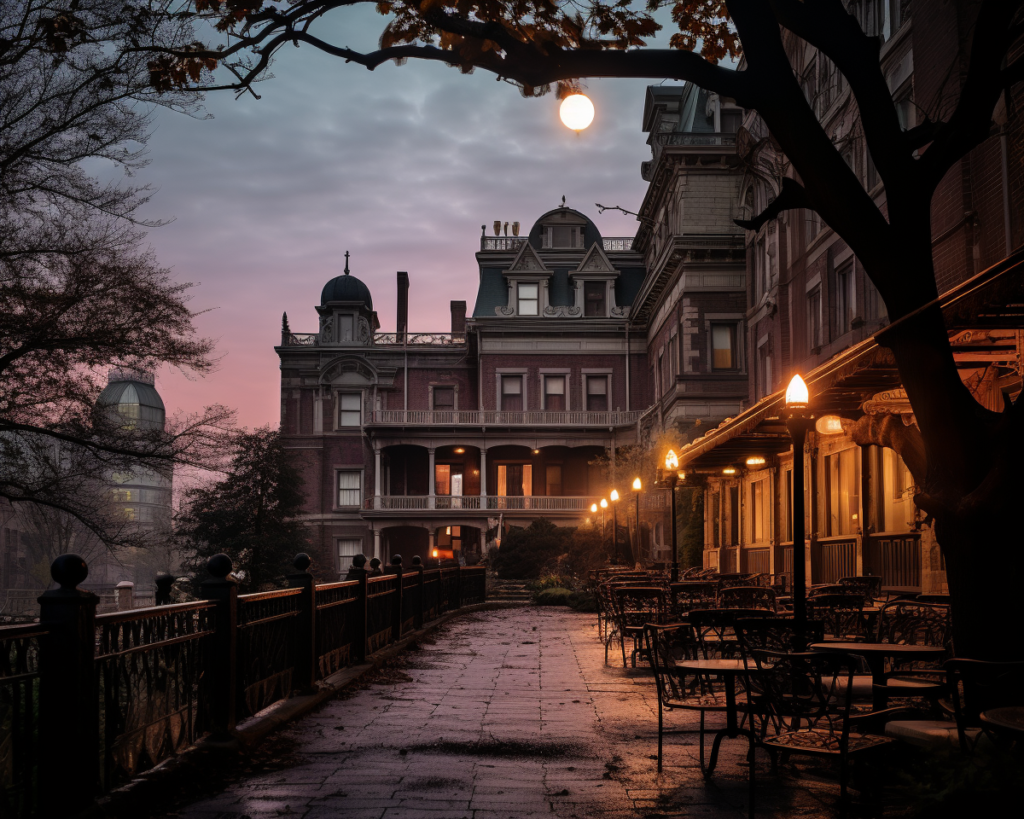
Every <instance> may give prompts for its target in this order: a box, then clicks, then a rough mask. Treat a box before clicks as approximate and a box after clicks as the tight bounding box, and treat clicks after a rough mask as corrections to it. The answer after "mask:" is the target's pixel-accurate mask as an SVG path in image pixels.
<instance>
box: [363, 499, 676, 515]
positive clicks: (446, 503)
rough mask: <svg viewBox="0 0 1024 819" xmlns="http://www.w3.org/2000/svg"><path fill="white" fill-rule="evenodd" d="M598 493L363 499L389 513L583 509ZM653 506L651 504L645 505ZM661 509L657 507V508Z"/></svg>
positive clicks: (369, 506)
mask: <svg viewBox="0 0 1024 819" xmlns="http://www.w3.org/2000/svg"><path fill="white" fill-rule="evenodd" d="M600 500H601V499H600V498H599V497H597V496H593V497H591V496H584V495H573V496H567V497H560V496H559V497H556V496H551V495H488V496H486V497H481V496H480V495H377V496H374V497H369V498H365V499H364V500H363V508H364V509H367V510H383V511H389V512H396V511H397V512H402V511H405V512H422V511H428V510H429V511H436V510H441V511H459V512H466V511H480V510H492V509H493V510H512V511H516V510H519V511H524V512H528V511H534V512H536V511H540V512H585V511H587V510H588V509H590V505H591V504H593V503H598V502H599V501H600ZM644 508H654V507H644ZM658 508H660V507H658Z"/></svg>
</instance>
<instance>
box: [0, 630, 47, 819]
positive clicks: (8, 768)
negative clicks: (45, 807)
mask: <svg viewBox="0 0 1024 819" xmlns="http://www.w3.org/2000/svg"><path fill="white" fill-rule="evenodd" d="M45 635H46V629H44V628H42V627H41V626H40V625H39V624H38V623H33V624H30V625H22V626H5V627H3V628H0V816H5V817H7V816H11V817H17V818H18V819H22V817H29V816H32V815H33V814H34V813H35V812H36V807H37V785H38V777H39V641H40V639H41V638H42V637H44V636H45Z"/></svg>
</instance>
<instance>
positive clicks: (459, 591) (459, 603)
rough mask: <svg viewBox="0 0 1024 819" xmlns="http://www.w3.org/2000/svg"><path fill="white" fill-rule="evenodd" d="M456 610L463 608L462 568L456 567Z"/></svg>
mask: <svg viewBox="0 0 1024 819" xmlns="http://www.w3.org/2000/svg"><path fill="white" fill-rule="evenodd" d="M455 608H457V609H461V608H462V567H461V566H459V565H458V564H456V566H455Z"/></svg>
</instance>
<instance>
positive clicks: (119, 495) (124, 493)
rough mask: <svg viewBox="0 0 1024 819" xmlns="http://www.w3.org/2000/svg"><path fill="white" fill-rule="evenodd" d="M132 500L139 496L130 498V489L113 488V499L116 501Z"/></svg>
mask: <svg viewBox="0 0 1024 819" xmlns="http://www.w3.org/2000/svg"><path fill="white" fill-rule="evenodd" d="M132 500H139V498H137V497H136V498H132V490H131V489H115V490H114V501H115V502H117V503H125V502H129V501H132Z"/></svg>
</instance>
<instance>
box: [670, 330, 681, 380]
mask: <svg viewBox="0 0 1024 819" xmlns="http://www.w3.org/2000/svg"><path fill="white" fill-rule="evenodd" d="M668 357H669V363H668V370H669V375H671V376H672V378H673V379H674V378H675V377H676V376H678V375H679V336H677V335H675V336H672V337H671V338H670V339H669V340H668Z"/></svg>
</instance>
